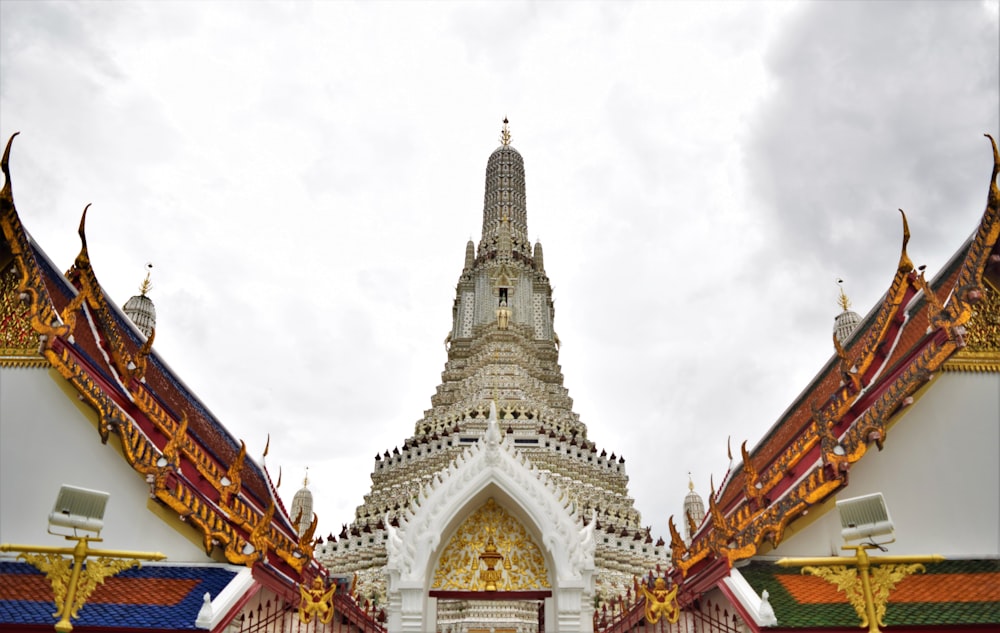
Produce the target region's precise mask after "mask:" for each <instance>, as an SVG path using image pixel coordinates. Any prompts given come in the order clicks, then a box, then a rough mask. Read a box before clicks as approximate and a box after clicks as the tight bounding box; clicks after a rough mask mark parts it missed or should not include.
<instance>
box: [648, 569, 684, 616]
mask: <svg viewBox="0 0 1000 633" xmlns="http://www.w3.org/2000/svg"><path fill="white" fill-rule="evenodd" d="M639 589H641V590H642V595H644V596H645V597H646V620H647V621H648V622H649V623H650V624H656V623H657V622H659V621H660V618H663V619H664V620H666V621H667V622H669V623H670V624H674V623H675V622H677V620H679V619H680V617H681V609H680V605H678V604H677V587H676V585H675V586H674V588H673V589H670V590H667V581H665V580H664V579H663V578H657V579H656V581H655V582H654V583H653V589H652V590H650V589H649V587H648V586H647V585H646V583H644V582H641V583H639Z"/></svg>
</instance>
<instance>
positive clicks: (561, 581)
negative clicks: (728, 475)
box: [386, 405, 595, 633]
mask: <svg viewBox="0 0 1000 633" xmlns="http://www.w3.org/2000/svg"><path fill="white" fill-rule="evenodd" d="M500 526H503V528H504V529H505V530H509V532H507V533H505V534H501V535H499V536H500V538H501V540H502V545H503V547H507V548H509V551H510V552H511V553H513V554H515V555H516V556H519V557H525V556H526V557H534V558H532V559H531V560H524V561H521V562H519V564H518V567H517V569H516V570H514V568H513V566H514V561H513V560H509V561H507V563H508V565H510V566H511V569H510V570H508V569H506V568H505V567H504V565H503V562H502V561H495V563H494V568H493V570H494V571H497V567H496V565H499V566H500V570H499V571H500V572H501V573H500V574H499V576H496V575H495V574H494V575H491V574H487V575H486V576H485V578H484V577H483V575H482V574H481V573H480V572H481V571H482V570H488V569H489V565H488V562H489V557H490V556H492V554H490V553H489V551H490V550H489V534H490V530H497V529H498V528H499V527H500ZM594 528H595V521H594V518H593V517H591V520H590V522H589V523H588V524H587V525H586V526H584V521H583V517H581V516H580V515H579V513H578V512H577V511H576V510H575V509H574V508H571V507H570V504H569V501H568V497H567V495H566V493H565V491H563V490H562V489H560V488H559V487H558V486H557V485H556V484H555V483H553V481H552V480H551V479H549V477H548V475H547V474H546V473H544V472H542V471H540V470H538V469H537V468H536V467H535V466H533V465H532V464H531V462H530V461H528V459H527V458H525V457H524V456H523V455H521V454H520V453H519V452H518V451H517V450H516V449H515V448H514V446H513V443H512V441H510V440H509V439H503V438H502V437H501V434H500V431H499V428H498V426H497V420H496V408H495V405H491V407H490V419H489V426H488V428H487V431H486V433H485V435H484V436H483V437H482V438H481V439H480V440H479V441H478V442H477V443H476V444H474V445H472V446H470V447H469V448H468V449H466V451H465V452H463V453H462V454H461V455H460V456H459V457H457V458H456V459H455V460H454V461H453V462H452V463H451V464H449V466H448V468H447V469H446V471H444V472H443V473H442V474H440V475H438V476H437V477H436V478H435V479H434V480H432V482H431V483H430V484H429V485H428V486H427V487H425V488H424V490H422V491H421V494H420V496H419V498H418V500H417V501H416V502H415V503H414V506H413V507H411V509H410V511H409V512H408V513H407V516H406V519H405V520H404V521H403V522H402V523H401V525H400V527H399V528H394V527H392V526H389V527H388V528H387V529H388V541H387V543H386V552H387V554H388V564H387V566H386V569H387V570H388V573H389V586H388V596H387V597H388V609H387V611H388V616H389V622H388V624H389V630H390V631H393V633H397V632H399V633H426V631H433V630H436V613H437V604H436V597H435V595H434V594H435V593H436V595H439V596H440V595H443V594H441V593H437V592H442V591H458V589H445V588H444V587H443V586H442V587H440V588H435V583H436V582H437V583H439V584H442V585H445V584H448V583H447V582H446V581H444V580H443V576H444V575H445V573H446V571H447V568H448V566H449V565H451V566H453V565H455V564H459V563H456V561H463V562H462V563H461V564H464V565H465V566H466V568H469V567H473V569H474V571H475V573H472V572H462V573H463V574H464V576H463V575H457V576H456V577H455V578H454V579H452V581H451V585H448V586H457V585H459V584H460V583H463V582H466V583H469V584H471V588H470V589H468V590H467V591H475V592H481V593H480V594H479V595H482V596H483V597H487V595H488V594H489V593H490V592H494V591H504V592H505V593H506V592H508V591H509V592H515V591H523V592H525V593H524V594H522V595H525V596H526V597H529V598H530V599H541V600H544V601H545V618H546V619H545V630H546V631H591V630H592V629H593V623H592V619H591V617H590V610H589V607H590V603H591V600H592V597H593V591H594V547H595V542H594V534H593V532H594ZM482 534H486V539H487V540H486V542H484V543H483V544H482V551H481V552H480V553H479V554H480V555H482V554H483V553H486V554H487V559H483V562H482V564H479V565H478V566H474V565H473V563H474V561H473V560H472V556H473V553H474V551H475V549H476V548H477V547H478V544H479V541H478V540H477V539H478V538H481V535H482ZM463 539H464V540H463ZM514 541H517V543H518V545H517V547H516V548H514V546H513V542H514ZM492 548H494V549H496V550H497V551H498V553H500V554H501V555H502V556H505V555H506V554H503V553H502V552H500V551H499V550H500V548H499V547H498V544H497V535H494V541H493V544H492ZM463 557H464V558H463ZM475 562H476V563H478V562H479V561H475ZM452 571H454V570H452ZM511 571H514V573H511ZM490 577H495V580H494V584H496V583H497V582H499V583H500V584H499V585H497V587H498V588H497V589H492V590H488V589H486V587H485V585H486V584H488V582H489V578H490ZM532 584H537V585H539V586H538V587H536V588H531V589H529V588H527V587H528V586H529V585H532ZM545 584H547V585H548V586H547V587H546V586H544V585H545ZM522 586H523V587H525V588H523V589H513V588H511V587H522ZM499 587H507V589H500V588H499Z"/></svg>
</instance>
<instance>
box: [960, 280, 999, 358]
mask: <svg viewBox="0 0 1000 633" xmlns="http://www.w3.org/2000/svg"><path fill="white" fill-rule="evenodd" d="M966 330H967V333H966V335H965V345H966V346H965V351H968V352H974V353H975V352H987V353H989V352H992V353H993V354H996V355H998V356H1000V292H997V291H995V290H993V289H991V288H989V287H988V286H987V287H985V288H984V289H983V294H982V300H981V301H980V302H979V303H978V304H976V307H975V311H974V312H973V313H972V316H971V317H970V318H969V322H968V323H967V324H966Z"/></svg>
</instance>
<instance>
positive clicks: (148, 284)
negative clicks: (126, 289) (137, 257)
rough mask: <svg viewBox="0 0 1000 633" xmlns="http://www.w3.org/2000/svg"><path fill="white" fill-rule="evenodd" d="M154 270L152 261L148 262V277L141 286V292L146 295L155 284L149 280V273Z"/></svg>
mask: <svg viewBox="0 0 1000 633" xmlns="http://www.w3.org/2000/svg"><path fill="white" fill-rule="evenodd" d="M152 272H153V264H152V262H146V278H145V279H143V280H142V285H141V286H139V294H141V295H142V296H144V297H145V296H146V295H147V294H149V291H150V290H152V289H153V284H152V282H151V281H149V275H150V273H152Z"/></svg>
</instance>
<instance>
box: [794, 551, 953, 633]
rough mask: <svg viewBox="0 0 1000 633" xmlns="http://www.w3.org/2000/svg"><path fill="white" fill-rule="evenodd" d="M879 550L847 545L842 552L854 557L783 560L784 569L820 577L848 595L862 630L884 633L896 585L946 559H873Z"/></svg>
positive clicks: (916, 557)
mask: <svg viewBox="0 0 1000 633" xmlns="http://www.w3.org/2000/svg"><path fill="white" fill-rule="evenodd" d="M876 547H879V546H878V545H875V544H874V543H863V544H861V545H845V546H843V547H842V548H841V549H846V550H854V556H821V557H817V558H782V559H781V560H779V561H778V563H777V564H778V565H780V566H781V567H801V568H802V573H803V574H812V575H813V576H818V577H819V578H822V579H823V580H825V581H827V582H829V583H830V584H832V585H836V587H837V589H838V590H840V591H843V592H844V593H845V594H846V595H847V601H848V602H850V603H851V606H852V607H854V610H855V611H856V612H857V614H858V617H859V618H860V619H861V624H860V628H866V627H867V628H868V632H869V633H880V629H879V627H880V626H885V622H884V621H883V618H884V617H885V610H886V606H887V605H888V604H889V594H890V593H892V591H893V589H895V588H896V584H897V583H898V582H899V581H900V580H902V579H903V578H906V577H907V576H910V575H911V574H915V573H918V572H922V571H924V565H923V563H940V562H941V561H943V560H944V556H940V555H937V554H932V555H930V556H869V555H868V551H867V550H870V549H874V548H876Z"/></svg>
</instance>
